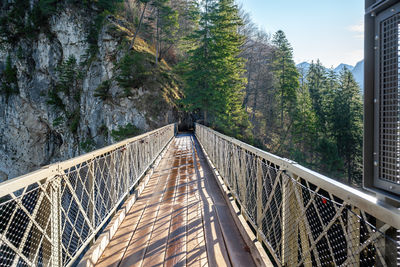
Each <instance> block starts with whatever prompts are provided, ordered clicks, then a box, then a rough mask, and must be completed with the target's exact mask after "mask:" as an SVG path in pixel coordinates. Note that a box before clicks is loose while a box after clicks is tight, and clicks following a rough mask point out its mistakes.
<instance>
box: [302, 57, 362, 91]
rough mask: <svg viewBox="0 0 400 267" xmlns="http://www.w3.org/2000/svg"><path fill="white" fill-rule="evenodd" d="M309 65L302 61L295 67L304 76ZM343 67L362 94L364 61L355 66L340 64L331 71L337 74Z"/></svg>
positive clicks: (327, 69)
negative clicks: (351, 76) (347, 70)
mask: <svg viewBox="0 0 400 267" xmlns="http://www.w3.org/2000/svg"><path fill="white" fill-rule="evenodd" d="M310 65H311V63H309V62H307V61H303V62H301V63H299V64H297V65H296V67H297V69H298V70H299V72H300V73H301V74H302V75H305V74H307V72H308V70H309V68H310ZM345 67H346V68H347V69H349V70H350V71H351V73H352V74H353V76H354V79H355V80H356V82H357V83H358V85H359V86H360V89H361V93H364V59H362V60H360V61H359V62H357V63H356V65H355V66H352V65H349V64H345V63H340V64H339V65H338V66H336V67H335V68H333V70H334V71H335V72H336V73H339V72H340V71H342V70H343V69H344V68H345ZM325 69H326V71H329V70H331V68H326V67H325Z"/></svg>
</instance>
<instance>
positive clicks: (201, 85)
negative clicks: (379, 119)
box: [0, 0, 363, 185]
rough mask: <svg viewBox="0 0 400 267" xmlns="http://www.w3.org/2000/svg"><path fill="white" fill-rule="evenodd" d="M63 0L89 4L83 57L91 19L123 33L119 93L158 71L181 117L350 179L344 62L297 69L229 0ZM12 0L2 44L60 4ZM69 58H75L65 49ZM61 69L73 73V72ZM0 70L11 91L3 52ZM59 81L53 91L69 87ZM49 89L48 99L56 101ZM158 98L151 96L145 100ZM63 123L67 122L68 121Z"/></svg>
mask: <svg viewBox="0 0 400 267" xmlns="http://www.w3.org/2000/svg"><path fill="white" fill-rule="evenodd" d="M68 1H69V2H70V3H72V4H73V5H76V6H78V7H79V6H83V7H90V8H92V10H94V12H93V14H92V15H93V23H92V26H91V29H90V32H89V35H88V42H89V44H90V48H89V49H88V51H87V62H88V64H90V60H91V57H92V56H93V55H95V54H96V53H97V51H98V47H97V46H96V44H97V36H98V35H99V31H100V29H101V26H102V25H103V24H104V23H106V22H111V23H114V24H116V22H118V23H117V24H118V25H119V26H118V27H116V29H115V31H116V34H117V33H118V32H119V34H121V35H124V36H125V38H124V39H123V42H121V44H120V49H122V50H124V51H125V56H124V57H122V58H121V59H120V60H119V63H118V68H119V70H120V72H119V73H120V74H119V76H118V77H117V79H116V82H117V83H118V84H119V85H120V86H121V87H122V88H124V90H125V96H130V95H131V94H132V92H133V91H134V90H135V89H137V88H140V87H141V86H143V85H144V84H148V83H150V82H154V80H155V79H157V80H168V81H170V82H169V83H170V84H171V88H175V87H177V88H179V92H176V91H174V92H173V94H175V95H179V97H174V98H173V100H171V101H173V102H174V103H173V104H174V105H175V107H176V109H177V110H178V111H179V112H180V114H184V116H186V117H188V118H190V119H189V120H190V121H192V122H199V123H202V124H205V125H207V126H210V127H212V128H213V129H216V130H217V131H220V132H222V133H224V134H226V135H229V136H233V137H235V138H238V139H240V140H242V141H244V142H246V143H249V144H252V145H254V146H256V147H258V148H261V149H263V150H266V151H268V152H271V153H274V154H277V155H279V156H281V157H285V158H289V159H292V160H294V161H296V162H298V163H299V164H302V165H304V166H306V167H309V168H311V169H313V170H315V171H318V172H320V173H323V174H325V175H327V176H329V177H332V178H335V179H338V180H340V181H342V182H346V183H349V184H352V185H360V183H361V177H362V133H363V118H362V116H363V112H362V110H363V104H362V95H361V93H360V88H359V85H358V84H357V83H356V81H355V79H354V77H353V75H352V73H351V72H350V71H349V70H347V69H343V70H342V71H341V72H340V73H339V74H337V73H336V72H334V71H333V70H329V71H327V69H326V68H325V67H324V66H323V65H322V64H321V62H320V61H318V60H316V61H314V62H312V64H311V66H310V68H309V69H307V70H304V69H298V68H297V67H296V65H295V62H294V59H293V52H294V51H293V48H292V46H291V44H290V43H289V41H288V39H287V36H286V35H285V33H284V32H283V31H277V32H275V33H268V32H266V31H264V30H261V29H260V27H259V26H258V25H255V24H254V23H253V22H252V19H251V17H250V15H249V14H247V13H246V12H245V11H244V10H243V9H242V8H241V7H240V6H239V5H238V4H237V3H236V2H235V0H201V1H197V0H84V1H80V0H79V1H78V0H68ZM15 2H17V4H16V5H14V8H13V9H12V10H11V11H12V12H10V13H9V15H8V16H2V17H1V18H0V19H1V23H0V37H1V39H2V40H7V42H9V43H11V44H12V43H13V42H16V40H18V38H20V37H21V36H25V37H28V38H29V36H31V35H34V34H35V32H37V31H38V29H41V30H40V31H41V32H45V33H46V30H45V29H46V25H47V24H48V18H49V17H50V16H52V14H53V13H54V12H56V10H57V9H58V8H60V5H61V4H60V3H58V1H54V0H40V1H37V3H36V5H35V7H34V8H33V10H32V12H30V13H29V14H28V15H27V14H25V10H26V9H27V5H29V1H24V0H16V1H15ZM19 2H20V3H19ZM18 3H19V4H18ZM93 7H95V8H93ZM121 25H123V27H122V26H121ZM264 26H265V27H266V28H267V29H268V25H264ZM144 44H149V46H146V45H144ZM0 45H1V42H0ZM146 49H147V50H146ZM150 50H151V51H153V52H152V53H147V52H146V51H150ZM145 52H146V53H145ZM149 57H150V58H149ZM143 62H150V63H151V64H150V63H143ZM67 63H68V62H67ZM70 63H71V64H70V65H73V66H75V65H76V64H75V62H74V59H73V58H71V62H70ZM74 64H75V65H74ZM68 66H69V65H68ZM68 66H67V65H65V66H61V67H63V68H61V70H60V72H61V71H62V70H63V69H68ZM77 67H78V66H77ZM68 73H69V74H70V73H72V74H71V75H72V76H71V75H70V76H71V77H72V78H71V79H73V80H79V73H78V72H76V73H75V72H71V71H69V72H68ZM4 75H5V78H4V79H3V82H2V84H1V87H0V90H1V91H2V92H3V93H5V94H7V96H9V95H12V94H13V93H14V92H15V93H16V92H17V91H18V90H17V88H15V86H14V84H15V82H14V80H15V76H16V75H15V69H14V67H13V65H12V63H11V62H10V61H7V65H6V67H5V70H4ZM64 76H65V77H66V79H67V78H68V77H70V76H68V75H64ZM75 76H76V77H75ZM154 77H156V78H154ZM110 84H111V81H105V82H103V83H102V84H101V86H99V88H98V89H96V92H95V96H96V97H99V98H101V99H102V100H104V101H106V100H107V99H110V98H111V97H112V96H111V95H110V94H109V88H110ZM62 85H63V83H62V81H61V82H60V84H59V85H58V86H57V87H56V89H54V90H58V91H63V92H64V91H65V92H67V93H69V91H68V90H66V89H65V88H63V86H62ZM54 92H55V93H54V94H53V97H51V96H52V95H50V93H49V96H50V100H51V102H49V103H53V104H54V105H56V104H57V103H58V102H59V101H58V99H57V94H56V93H57V91H54ZM171 94H172V93H171ZM171 99H172V98H171ZM57 101H58V102H57ZM71 101H72V100H71ZM149 101H151V100H149ZM152 105H153V104H152ZM159 106H160V105H158V104H157V103H155V104H154V109H157V108H159ZM69 113H71V114H73V112H72V111H69ZM69 113H68V114H69ZM67 117H68V116H67ZM70 117H71V118H74V116H72V115H71V116H70ZM75 117H76V116H75ZM69 124H70V127H71V129H72V130H75V131H76V129H75V128H74V127H75V126H74V125H75V124H73V121H71V122H70V123H69ZM130 126H131V127H132V125H130ZM121 129H122V128H121ZM121 129H120V130H121ZM124 129H125V128H124ZM124 129H122V130H124ZM122 130H121V132H123V131H122ZM132 131H133V130H132ZM132 131H131V132H132ZM133 132H136V129H134V131H133ZM118 133H119V132H118ZM115 134H116V133H115ZM118 137H120V136H118ZM123 137H124V136H121V139H123Z"/></svg>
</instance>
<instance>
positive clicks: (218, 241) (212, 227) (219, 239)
mask: <svg viewBox="0 0 400 267" xmlns="http://www.w3.org/2000/svg"><path fill="white" fill-rule="evenodd" d="M193 153H194V162H195V166H196V167H195V170H196V175H197V176H198V177H197V179H198V182H197V183H198V188H199V195H200V197H201V200H202V202H203V211H202V212H203V221H204V235H205V241H206V249H207V258H208V263H209V265H211V266H231V263H230V261H229V256H228V253H227V251H226V247H225V244H224V239H223V236H222V233H221V229H220V228H219V225H218V223H217V220H218V218H217V215H216V212H215V208H214V207H213V202H212V199H211V198H210V196H209V195H208V192H207V189H206V186H205V179H206V177H205V173H204V170H203V168H202V165H201V163H200V159H199V157H198V155H197V151H196V149H195V148H194V147H193Z"/></svg>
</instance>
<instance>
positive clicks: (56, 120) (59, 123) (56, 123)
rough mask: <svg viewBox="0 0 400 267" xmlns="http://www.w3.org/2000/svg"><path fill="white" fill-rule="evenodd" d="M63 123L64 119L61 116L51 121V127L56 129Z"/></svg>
mask: <svg viewBox="0 0 400 267" xmlns="http://www.w3.org/2000/svg"><path fill="white" fill-rule="evenodd" d="M63 122H64V118H63V117H62V116H59V117H57V118H56V119H55V120H54V121H53V126H54V127H57V126H59V125H61V124H62V123H63Z"/></svg>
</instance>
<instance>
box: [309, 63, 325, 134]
mask: <svg viewBox="0 0 400 267" xmlns="http://www.w3.org/2000/svg"><path fill="white" fill-rule="evenodd" d="M307 85H308V88H309V91H310V97H311V100H312V106H313V109H314V112H315V114H316V115H317V118H318V127H320V130H321V132H325V131H326V125H325V124H326V116H327V115H326V107H325V101H326V96H327V93H328V91H329V90H328V78H327V73H326V70H325V67H324V66H322V64H321V62H320V61H319V60H317V62H316V63H314V62H311V65H310V68H309V70H308V74H307Z"/></svg>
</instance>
